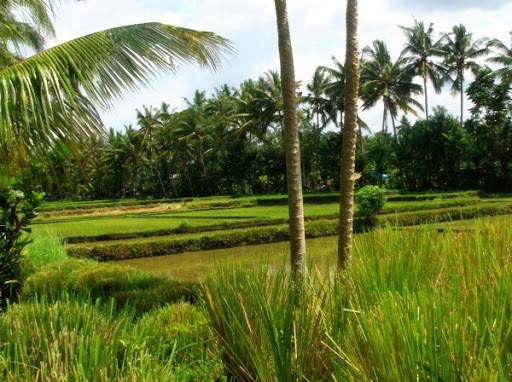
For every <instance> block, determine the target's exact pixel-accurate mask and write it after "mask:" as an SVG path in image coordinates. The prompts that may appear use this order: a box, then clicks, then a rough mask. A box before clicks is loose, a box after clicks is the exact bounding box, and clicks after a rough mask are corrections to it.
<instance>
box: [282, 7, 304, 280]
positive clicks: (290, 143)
mask: <svg viewBox="0 0 512 382" xmlns="http://www.w3.org/2000/svg"><path fill="white" fill-rule="evenodd" d="M275 6H276V17H277V32H278V41H279V58H280V62H281V79H282V80H281V83H282V92H283V114H284V116H283V117H284V118H283V124H284V148H285V155H286V184H287V190H288V214H289V219H290V257H291V266H292V272H293V276H294V278H295V281H297V282H300V281H301V279H302V277H303V275H304V271H305V266H306V234H305V228H304V205H303V197H302V179H301V178H302V177H301V165H300V162H301V161H300V145H299V128H298V121H297V99H296V93H295V90H296V89H295V86H296V83H295V69H294V63H293V50H292V44H291V38H290V29H289V26H288V14H287V9H286V0H275Z"/></svg>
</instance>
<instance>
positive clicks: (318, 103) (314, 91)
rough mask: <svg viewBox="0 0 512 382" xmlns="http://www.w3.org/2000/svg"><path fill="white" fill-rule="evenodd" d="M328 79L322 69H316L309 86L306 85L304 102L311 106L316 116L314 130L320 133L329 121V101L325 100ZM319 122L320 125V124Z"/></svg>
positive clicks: (328, 83)
mask: <svg viewBox="0 0 512 382" xmlns="http://www.w3.org/2000/svg"><path fill="white" fill-rule="evenodd" d="M329 80H330V78H329V77H328V76H327V75H326V71H325V70H324V69H323V68H322V67H320V66H319V67H317V68H316V70H315V74H314V75H313V78H312V80H311V82H310V83H309V84H307V85H306V89H307V90H308V95H307V96H305V97H304V101H306V102H307V103H308V104H310V105H311V107H312V108H313V113H314V115H315V116H316V128H317V129H318V130H319V131H321V130H322V129H323V128H324V127H325V125H326V124H327V123H328V122H329V120H330V113H329V112H330V111H331V110H332V108H331V107H330V99H329V98H327V94H326V93H327V89H328V87H329V85H330V81H329ZM320 120H322V123H321V124H320Z"/></svg>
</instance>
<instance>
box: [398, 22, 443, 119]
mask: <svg viewBox="0 0 512 382" xmlns="http://www.w3.org/2000/svg"><path fill="white" fill-rule="evenodd" d="M400 29H402V31H403V32H404V35H405V40H406V41H405V47H404V49H403V50H402V54H401V56H402V58H403V60H404V63H405V64H406V65H408V66H409V67H410V69H412V70H413V71H414V73H415V74H416V75H418V76H420V77H421V79H422V80H423V95H424V97H425V119H426V120H427V121H428V94H427V93H428V91H427V80H430V82H431V84H432V85H433V87H434V90H435V92H436V93H440V92H441V88H442V78H443V73H444V67H443V66H442V64H441V63H439V62H437V61H435V60H434V57H442V56H443V49H442V39H439V40H437V41H435V42H434V40H433V38H432V34H433V33H434V24H430V25H429V26H428V28H425V24H424V23H423V21H417V20H414V26H412V27H404V26H400Z"/></svg>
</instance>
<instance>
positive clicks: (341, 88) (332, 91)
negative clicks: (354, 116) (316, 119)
mask: <svg viewBox="0 0 512 382" xmlns="http://www.w3.org/2000/svg"><path fill="white" fill-rule="evenodd" d="M332 62H333V65H334V68H329V67H327V66H321V67H320V68H321V69H322V70H323V71H324V72H325V73H326V74H327V78H328V79H329V82H328V84H327V85H326V86H325V94H326V95H327V97H329V100H330V103H329V104H328V106H329V107H331V109H330V117H329V118H330V120H331V121H333V122H334V123H335V124H336V125H337V126H339V127H343V113H344V111H345V77H346V75H345V67H344V66H343V64H342V63H341V62H339V61H338V59H337V58H336V57H334V56H332ZM337 114H339V119H338V115H337Z"/></svg>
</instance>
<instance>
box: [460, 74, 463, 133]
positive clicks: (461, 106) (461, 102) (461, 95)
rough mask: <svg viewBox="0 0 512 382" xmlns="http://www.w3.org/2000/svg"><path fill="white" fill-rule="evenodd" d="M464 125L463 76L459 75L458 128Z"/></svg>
mask: <svg viewBox="0 0 512 382" xmlns="http://www.w3.org/2000/svg"><path fill="white" fill-rule="evenodd" d="M463 124H464V75H463V74H462V73H461V75H460V127H462V125H463Z"/></svg>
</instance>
